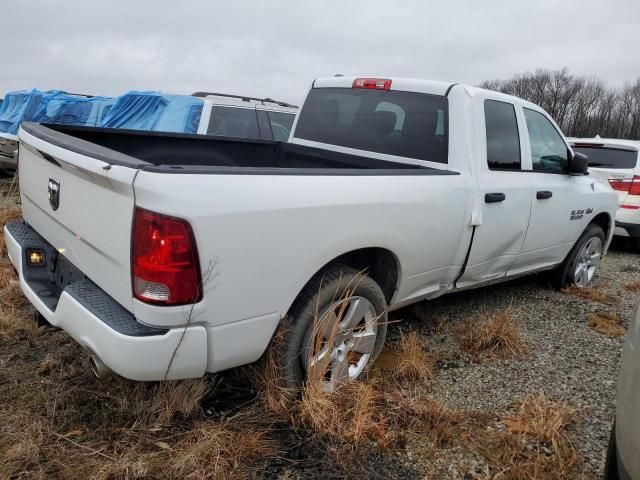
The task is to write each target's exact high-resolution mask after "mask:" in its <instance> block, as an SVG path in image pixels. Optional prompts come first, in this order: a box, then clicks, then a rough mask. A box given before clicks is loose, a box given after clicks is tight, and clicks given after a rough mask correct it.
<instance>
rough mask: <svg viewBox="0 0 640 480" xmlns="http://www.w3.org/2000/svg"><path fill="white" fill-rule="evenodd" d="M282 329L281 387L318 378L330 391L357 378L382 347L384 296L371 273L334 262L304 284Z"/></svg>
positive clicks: (325, 388) (384, 312) (371, 362)
mask: <svg viewBox="0 0 640 480" xmlns="http://www.w3.org/2000/svg"><path fill="white" fill-rule="evenodd" d="M285 328H286V330H285V332H284V335H283V336H282V338H281V342H282V344H281V345H279V346H278V352H279V354H278V358H277V362H278V363H279V364H280V365H279V367H280V370H281V374H282V376H283V379H284V384H285V386H286V387H288V388H294V389H298V388H300V387H301V386H302V384H303V383H304V382H305V381H317V382H320V384H321V388H322V389H323V390H325V391H332V390H334V389H335V388H336V387H337V386H339V385H340V384H342V383H346V382H349V381H353V380H356V379H358V378H360V377H361V376H362V374H363V373H364V372H366V371H367V369H368V368H369V366H370V365H372V364H373V362H374V361H375V359H376V358H377V356H378V354H379V353H380V350H382V346H383V344H384V340H385V337H386V334H387V303H386V299H385V297H384V294H383V293H382V290H381V289H380V287H379V286H378V284H377V283H376V282H375V281H374V280H373V279H372V278H371V277H369V276H367V275H366V274H363V273H362V272H358V271H357V270H355V269H353V268H351V267H347V266H336V267H333V268H331V269H328V270H326V271H325V272H322V273H321V274H319V275H317V276H316V277H315V278H314V279H313V280H312V281H311V282H309V284H308V285H307V286H306V287H305V289H304V291H303V292H302V293H301V294H300V296H299V297H298V299H296V302H295V303H294V305H293V306H292V307H291V310H290V312H289V315H288V318H287V322H286V325H285Z"/></svg>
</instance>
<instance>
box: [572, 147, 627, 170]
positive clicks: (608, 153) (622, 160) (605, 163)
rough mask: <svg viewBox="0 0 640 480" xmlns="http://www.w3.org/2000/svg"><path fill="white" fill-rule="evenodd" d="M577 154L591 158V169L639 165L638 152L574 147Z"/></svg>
mask: <svg viewBox="0 0 640 480" xmlns="http://www.w3.org/2000/svg"><path fill="white" fill-rule="evenodd" d="M573 150H574V151H575V152H580V153H584V154H585V155H586V156H587V157H589V166H590V167H596V168H598V167H601V168H635V167H636V164H637V163H638V152H637V151H635V150H623V149H620V148H605V147H596V146H594V147H583V146H575V147H573Z"/></svg>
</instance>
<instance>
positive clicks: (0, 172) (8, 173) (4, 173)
mask: <svg viewBox="0 0 640 480" xmlns="http://www.w3.org/2000/svg"><path fill="white" fill-rule="evenodd" d="M15 173H16V171H15V170H9V169H7V168H0V177H4V178H13V176H14V175H15Z"/></svg>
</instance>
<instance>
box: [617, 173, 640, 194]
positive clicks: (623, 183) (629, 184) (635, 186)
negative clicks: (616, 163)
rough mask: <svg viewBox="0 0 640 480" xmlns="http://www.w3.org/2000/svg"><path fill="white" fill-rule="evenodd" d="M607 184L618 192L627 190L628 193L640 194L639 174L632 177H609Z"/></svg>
mask: <svg viewBox="0 0 640 480" xmlns="http://www.w3.org/2000/svg"><path fill="white" fill-rule="evenodd" d="M609 185H611V188H613V189H614V190H617V191H619V192H627V193H629V195H640V176H639V175H634V176H633V178H610V179H609Z"/></svg>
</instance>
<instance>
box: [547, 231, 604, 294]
mask: <svg viewBox="0 0 640 480" xmlns="http://www.w3.org/2000/svg"><path fill="white" fill-rule="evenodd" d="M603 252H604V231H603V230H602V228H601V227H599V226H598V225H595V224H591V225H589V226H588V227H587V228H586V229H585V231H584V232H583V233H582V235H580V238H579V239H578V241H577V242H576V244H575V245H574V246H573V248H572V249H571V252H569V255H567V258H566V259H565V260H564V262H562V264H560V266H559V267H558V268H557V269H556V270H555V271H554V272H553V283H554V284H555V285H556V286H557V287H559V288H565V287H569V286H575V287H579V288H586V287H587V286H588V285H589V283H591V280H593V277H594V276H595V274H596V271H597V270H598V267H599V266H600V261H601V260H602V254H603Z"/></svg>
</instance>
